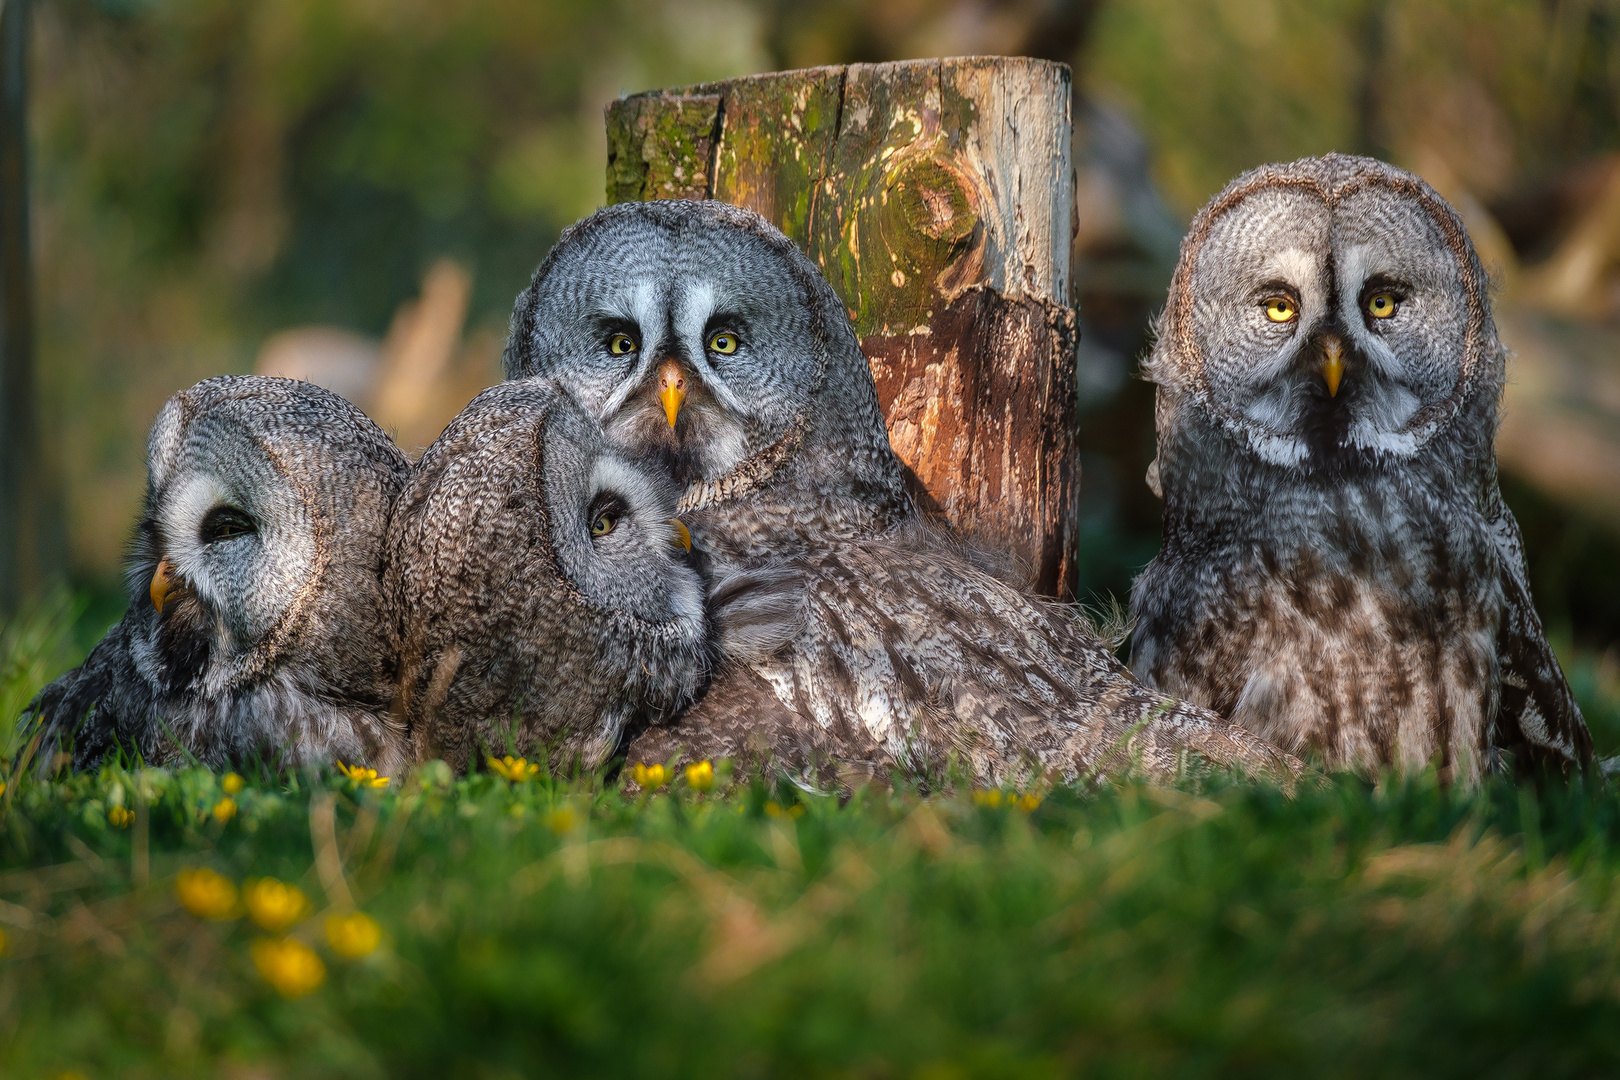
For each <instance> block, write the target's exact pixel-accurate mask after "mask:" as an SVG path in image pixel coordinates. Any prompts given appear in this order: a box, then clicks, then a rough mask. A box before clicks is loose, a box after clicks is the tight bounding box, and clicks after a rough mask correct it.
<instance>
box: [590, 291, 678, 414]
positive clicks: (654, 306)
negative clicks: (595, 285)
mask: <svg viewBox="0 0 1620 1080" xmlns="http://www.w3.org/2000/svg"><path fill="white" fill-rule="evenodd" d="M663 306H664V305H662V304H660V303H659V295H658V287H657V286H656V285H655V284H654V283H653V282H650V281H638V282H636V283H635V284H633V285H631V286H629V287H628V288H626V289H624V290H623V291H621V292H618V293H615V294H614V295H613V296H612V297H610V298H609V299H608V301H607V303H606V304H604V305H603V307H604V310H605V311H606V312H607V313H608V314H610V315H616V316H618V317H619V318H621V319H624V320H625V321H626V322H632V323H635V324H636V329H638V330H640V331H641V351H640V352H638V353H637V354H636V364H635V366H634V367H632V368H631V369H630V373H629V374H628V375H626V376H625V377H624V379H623V380H622V381H621V382H620V383H619V385H618V386H616V387H615V388H614V390H613V393H611V394H609V395H608V397H607V400H606V401H604V402H603V403H602V407H601V408H600V409H598V410H597V412H596V418H597V420H606V419H607V418H608V417H610V416H612V415H613V414H614V413H616V412H618V411H619V409H620V408H622V407H623V406H624V401H625V399H626V398H628V397H629V396H630V395H631V393H633V392H634V391H635V389H636V387H637V386H640V385H641V382H642V380H643V379H645V378H646V377H647V369H648V368H649V367H651V366H652V358H653V357H654V356H656V355H658V353H659V352H660V351H661V350H662V348H663V346H664V320H663V319H661V318H660V317H659V315H660V313H661V311H662V309H663Z"/></svg>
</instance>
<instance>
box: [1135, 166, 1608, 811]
mask: <svg viewBox="0 0 1620 1080" xmlns="http://www.w3.org/2000/svg"><path fill="white" fill-rule="evenodd" d="M1487 288H1488V281H1487V278H1486V276H1485V273H1484V271H1483V269H1482V268H1481V266H1480V262H1479V259H1478V257H1477V256H1476V255H1475V253H1474V248H1473V245H1472V244H1471V243H1470V242H1469V239H1468V234H1467V231H1466V230H1465V229H1464V227H1463V224H1462V221H1461V220H1460V219H1459V218H1458V216H1457V214H1456V213H1455V212H1454V211H1453V210H1452V209H1451V207H1450V206H1448V205H1446V203H1445V202H1444V200H1442V199H1441V198H1440V197H1439V195H1437V194H1436V193H1435V192H1434V190H1433V189H1432V188H1430V187H1429V186H1428V185H1427V184H1425V183H1424V182H1423V181H1422V180H1420V179H1418V178H1417V177H1415V176H1412V175H1410V174H1409V173H1404V172H1402V171H1400V170H1399V169H1395V168H1393V167H1391V166H1389V165H1385V164H1383V163H1382V162H1378V161H1374V160H1371V159H1368V158H1355V157H1345V156H1341V155H1336V154H1330V155H1328V156H1326V157H1323V158H1311V159H1305V160H1302V161H1296V162H1294V163H1292V164H1288V165H1272V166H1265V167H1263V168H1260V169H1256V170H1254V171H1253V172H1250V173H1246V174H1244V175H1243V176H1241V177H1239V178H1238V179H1237V180H1235V181H1233V182H1232V184H1231V185H1229V186H1228V187H1227V188H1226V190H1224V191H1222V192H1221V193H1220V194H1219V195H1217V196H1216V197H1215V198H1214V199H1213V200H1212V201H1211V202H1210V204H1209V205H1208V206H1206V207H1205V208H1204V209H1203V211H1201V212H1200V213H1199V215H1198V217H1197V218H1196V219H1195V220H1194V221H1193V223H1192V226H1191V228H1190V229H1189V231H1188V234H1187V237H1186V239H1185V240H1184V241H1183V243H1182V249H1181V259H1180V262H1179V264H1178V266H1177V268H1176V273H1175V277H1174V279H1173V281H1172V283H1171V287H1170V296H1169V302H1168V305H1167V307H1166V309H1165V312H1164V316H1163V319H1162V322H1161V324H1160V327H1159V338H1158V341H1157V344H1156V346H1155V348H1154V351H1153V354H1152V357H1151V359H1150V360H1149V362H1148V364H1147V374H1148V376H1149V377H1150V378H1151V379H1152V380H1153V381H1154V382H1155V383H1157V384H1158V406H1157V416H1158V422H1157V427H1158V440H1159V454H1158V458H1157V459H1156V461H1155V463H1154V467H1153V469H1152V470H1150V475H1149V483H1150V484H1153V485H1154V486H1155V490H1157V491H1160V492H1161V494H1162V496H1163V498H1164V544H1163V548H1162V550H1161V551H1160V554H1159V555H1158V556H1157V557H1156V558H1155V559H1154V560H1153V562H1152V563H1151V564H1150V565H1149V566H1148V568H1147V569H1146V570H1145V571H1144V572H1143V574H1142V576H1141V578H1139V579H1138V581H1137V583H1136V586H1135V589H1134V590H1133V594H1132V609H1133V610H1132V613H1133V616H1134V617H1135V621H1136V623H1137V629H1136V636H1135V640H1134V646H1133V657H1132V666H1133V667H1134V669H1135V670H1136V672H1137V674H1138V675H1139V676H1140V677H1141V678H1142V679H1143V680H1144V681H1147V682H1148V683H1150V684H1151V685H1155V686H1158V687H1160V688H1162V689H1164V690H1167V691H1170V692H1171V693H1175V694H1178V695H1180V696H1183V697H1186V698H1189V699H1190V700H1192V701H1195V702H1197V703H1199V704H1202V705H1207V706H1209V707H1212V708H1214V709H1215V710H1217V711H1219V712H1222V713H1224V714H1226V715H1228V716H1230V717H1231V719H1232V720H1233V721H1235V722H1236V723H1239V724H1242V725H1243V726H1245V727H1247V728H1249V729H1250V730H1252V731H1254V732H1255V733H1257V734H1259V735H1261V736H1263V737H1265V738H1268V739H1270V740H1272V741H1274V742H1276V743H1277V744H1278V745H1280V746H1282V747H1284V748H1285V749H1289V750H1293V751H1295V752H1304V751H1306V750H1315V751H1318V752H1320V753H1322V754H1323V755H1324V756H1325V758H1326V760H1327V761H1328V763H1329V764H1330V765H1333V766H1345V767H1351V768H1358V769H1362V770H1365V771H1376V770H1377V769H1379V768H1381V767H1389V766H1394V767H1400V768H1414V767H1419V766H1421V765H1423V764H1424V763H1427V762H1430V761H1433V762H1434V763H1435V764H1436V765H1437V766H1438V767H1439V769H1440V772H1441V775H1442V776H1443V777H1447V778H1455V779H1462V780H1465V781H1466V780H1470V779H1472V778H1473V777H1475V776H1477V774H1478V772H1479V770H1480V769H1481V768H1483V767H1484V766H1486V765H1487V764H1488V763H1490V762H1491V761H1494V760H1498V759H1499V757H1500V751H1503V750H1508V751H1512V752H1514V753H1515V754H1516V755H1518V757H1519V759H1520V762H1521V764H1524V763H1529V762H1539V761H1545V762H1550V763H1554V764H1559V765H1563V766H1568V765H1570V764H1573V763H1576V762H1579V761H1582V760H1584V759H1585V758H1586V757H1587V756H1588V755H1589V753H1590V747H1591V743H1590V739H1589V737H1588V735H1587V732H1586V727H1585V724H1584V722H1583V721H1582V719H1581V716H1580V711H1579V709H1577V708H1576V706H1575V703H1574V700H1573V698H1572V697H1571V695H1570V692H1569V687H1568V685H1567V683H1565V681H1564V678H1563V674H1562V672H1561V671H1560V670H1559V668H1558V664H1557V661H1556V659H1555V658H1554V657H1553V655H1552V651H1551V649H1550V648H1549V647H1548V645H1547V642H1546V638H1545V635H1544V634H1543V633H1542V629H1541V625H1540V622H1539V620H1538V619H1537V617H1536V614H1535V610H1534V608H1533V607H1532V606H1531V603H1530V597H1529V588H1528V584H1527V574H1526V569H1525V564H1524V555H1523V550H1522V545H1521V543H1520V540H1519V531H1518V526H1517V524H1516V523H1515V522H1514V520H1513V517H1512V515H1511V514H1510V513H1509V512H1508V510H1507V508H1506V506H1505V505H1503V503H1502V500H1501V496H1500V494H1499V492H1498V489H1497V483H1496V460H1495V455H1494V452H1493V449H1492V440H1493V438H1494V436H1495V430H1496V418H1497V404H1498V399H1499V397H1500V395H1501V390H1502V383H1503V375H1504V362H1505V358H1506V354H1505V350H1504V349H1503V348H1502V346H1501V344H1500V342H1499V341H1498V340H1497V336H1496V328H1495V326H1494V324H1493V322H1492V319H1491V312H1490V302H1489V297H1488V295H1487Z"/></svg>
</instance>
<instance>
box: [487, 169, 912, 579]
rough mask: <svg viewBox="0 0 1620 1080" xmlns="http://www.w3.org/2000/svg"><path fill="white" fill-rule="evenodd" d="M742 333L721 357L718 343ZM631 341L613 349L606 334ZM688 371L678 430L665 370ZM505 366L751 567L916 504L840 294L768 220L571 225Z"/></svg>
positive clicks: (613, 214) (724, 553)
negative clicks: (649, 473)
mask: <svg viewBox="0 0 1620 1080" xmlns="http://www.w3.org/2000/svg"><path fill="white" fill-rule="evenodd" d="M721 333H730V334H733V335H735V341H736V344H735V346H734V348H733V351H731V352H730V353H722V352H720V351H718V350H716V349H713V348H710V347H709V346H710V344H711V342H712V341H713V339H714V337H715V336H716V335H717V334H721ZM617 334H623V335H625V336H626V337H627V338H628V339H629V340H630V342H631V343H632V344H633V348H631V349H630V350H629V351H627V352H624V353H621V354H615V353H614V352H613V348H612V346H613V340H614V337H615V335H617ZM668 361H673V362H674V364H675V365H676V367H677V368H678V369H679V370H680V371H681V373H682V374H683V375H684V376H685V377H686V383H685V386H686V389H685V395H686V396H685V399H684V402H683V403H682V404H681V406H680V409H679V413H678V416H677V418H676V420H675V423H674V425H673V426H671V425H670V423H669V422H668V420H667V418H666V412H665V408H664V406H663V404H662V403H661V401H660V399H659V383H660V379H659V375H660V369H661V368H662V367H663V365H664V364H665V363H666V362H668ZM505 364H506V374H507V377H508V378H521V377H525V376H531V375H538V376H542V377H547V378H555V379H557V380H558V381H559V382H561V383H562V384H563V385H565V386H567V388H568V389H569V391H570V392H571V393H573V394H574V396H575V397H577V398H578V399H579V401H580V403H581V404H583V405H584V406H585V408H586V409H588V410H589V411H591V412H592V413H593V414H594V415H595V416H596V417H597V418H598V419H599V420H600V421H601V422H602V426H603V428H604V429H605V430H606V431H607V433H608V434H609V436H611V437H612V438H614V439H616V440H617V441H618V442H620V443H621V444H623V445H625V446H627V447H631V448H633V449H634V450H635V451H637V452H638V453H639V454H642V455H645V456H647V457H648V458H649V459H653V458H656V459H661V460H662V461H663V462H664V463H665V464H666V465H667V466H668V467H669V468H671V470H672V471H673V472H674V474H675V475H676V477H677V478H678V479H679V480H680V482H681V483H683V484H685V485H687V489H686V492H685V494H684V495H683V497H682V499H681V507H680V509H681V515H682V519H683V520H684V521H686V522H687V523H688V524H689V525H691V527H692V530H693V533H694V535H696V534H699V533H701V534H702V536H703V537H704V542H705V545H706V546H707V548H708V549H709V550H710V552H711V553H712V554H713V555H714V556H715V557H716V558H718V559H720V560H722V561H724V562H728V563H739V564H753V563H759V562H762V561H768V560H770V559H772V558H776V557H783V556H786V555H792V554H796V553H798V552H799V551H802V550H805V549H807V548H813V547H816V546H819V545H822V544H825V543H828V542H829V541H832V540H835V539H853V538H859V537H864V536H872V535H877V534H879V533H882V532H883V531H885V530H886V529H889V528H891V527H893V526H894V525H897V524H899V523H901V522H903V521H905V520H908V519H909V518H910V517H911V516H912V513H913V511H912V506H911V500H910V498H909V497H908V496H907V494H906V490H905V482H904V479H903V476H902V468H901V465H900V462H899V460H898V459H897V458H896V457H895V456H894V452H893V451H892V450H891V449H890V448H889V436H888V432H887V431H886V429H885V428H884V426H883V413H882V410H881V409H879V408H878V400H877V390H876V389H875V388H874V387H873V385H872V376H871V372H870V371H869V370H868V368H867V364H866V358H865V357H864V356H862V355H861V349H860V344H859V343H858V342H857V341H856V340H855V333H854V330H853V329H851V327H850V325H849V320H848V319H847V318H846V317H845V315H844V309H843V305H842V304H840V303H839V301H838V297H837V296H836V295H835V294H834V293H833V291H832V287H831V286H829V285H828V284H827V282H826V280H825V279H824V278H822V276H821V275H820V273H818V272H817V270H816V268H815V266H814V265H813V264H812V263H811V262H810V260H809V259H807V258H805V257H804V255H803V254H802V253H800V251H799V250H798V249H797V248H796V247H794V246H793V243H792V242H791V241H790V240H788V239H787V238H786V237H785V236H783V235H782V234H781V233H780V232H778V231H777V230H776V229H774V228H772V227H771V225H770V224H769V223H767V222H766V221H765V220H764V219H763V218H761V217H759V216H758V215H757V214H753V213H750V212H749V211H747V210H741V209H739V208H737V207H735V206H728V205H726V204H725V203H718V202H687V201H674V202H654V203H625V204H621V205H619V206H610V207H608V208H607V209H605V210H600V211H598V212H597V213H595V214H593V215H592V216H590V217H588V218H586V219H585V220H584V221H582V222H580V223H579V224H577V225H574V226H572V227H571V228H569V229H567V230H566V231H565V232H564V233H563V235H562V238H561V239H560V240H559V241H558V242H557V246H556V247H555V248H553V249H552V251H551V254H550V255H548V256H547V257H546V260H545V262H543V263H542V264H541V265H540V268H539V269H538V270H537V271H536V272H535V276H534V281H533V283H532V284H530V286H529V288H528V289H527V290H525V292H524V293H523V295H522V296H521V297H519V298H518V303H517V309H516V311H515V312H514V313H513V316H512V330H511V336H510V339H509V341H508V343H507V348H506V358H505Z"/></svg>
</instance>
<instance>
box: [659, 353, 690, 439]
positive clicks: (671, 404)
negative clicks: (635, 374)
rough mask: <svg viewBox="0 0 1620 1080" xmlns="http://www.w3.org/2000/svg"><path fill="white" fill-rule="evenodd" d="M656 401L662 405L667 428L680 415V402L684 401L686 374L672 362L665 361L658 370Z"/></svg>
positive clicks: (673, 423) (679, 366)
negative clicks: (667, 423) (667, 419)
mask: <svg viewBox="0 0 1620 1080" xmlns="http://www.w3.org/2000/svg"><path fill="white" fill-rule="evenodd" d="M658 400H659V401H662V402H663V403H664V415H665V416H666V417H668V418H669V426H670V427H674V426H675V418H676V417H677V416H679V415H680V414H681V402H683V401H685V400H686V372H685V371H683V370H681V365H680V364H679V363H678V362H676V361H674V360H665V361H664V362H663V364H661V365H660V366H659V368H658Z"/></svg>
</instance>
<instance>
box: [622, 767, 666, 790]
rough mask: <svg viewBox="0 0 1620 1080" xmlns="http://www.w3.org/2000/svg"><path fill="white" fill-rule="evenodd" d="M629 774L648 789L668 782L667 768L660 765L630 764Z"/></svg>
mask: <svg viewBox="0 0 1620 1080" xmlns="http://www.w3.org/2000/svg"><path fill="white" fill-rule="evenodd" d="M630 776H631V777H632V778H633V779H634V780H635V782H636V783H637V784H639V785H640V786H641V787H644V788H646V789H647V790H648V791H651V790H652V789H653V788H657V787H663V786H664V785H665V784H667V783H668V782H669V770H668V769H666V768H664V767H663V766H662V765H632V766H630Z"/></svg>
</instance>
